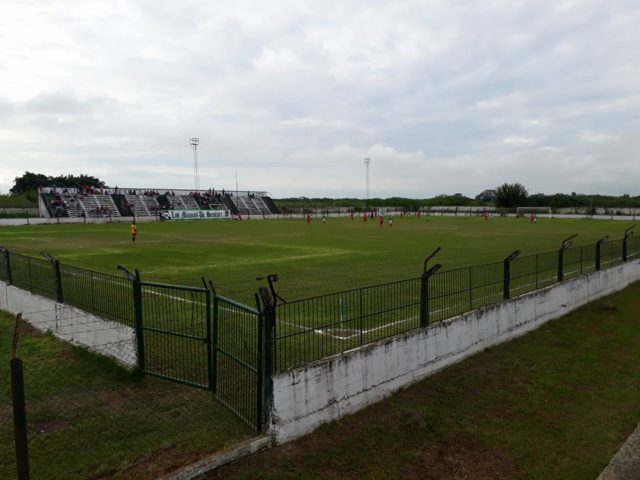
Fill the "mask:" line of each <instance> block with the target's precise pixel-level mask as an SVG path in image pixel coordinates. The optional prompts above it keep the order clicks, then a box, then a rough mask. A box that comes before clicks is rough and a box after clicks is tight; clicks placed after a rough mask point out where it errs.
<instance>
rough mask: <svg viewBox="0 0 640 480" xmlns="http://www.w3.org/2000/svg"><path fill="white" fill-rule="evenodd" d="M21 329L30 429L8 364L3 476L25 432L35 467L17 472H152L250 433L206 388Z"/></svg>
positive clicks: (2, 317) (7, 327) (0, 445)
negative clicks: (15, 409)
mask: <svg viewBox="0 0 640 480" xmlns="http://www.w3.org/2000/svg"><path fill="white" fill-rule="evenodd" d="M13 328H14V320H13V318H12V317H10V316H9V315H7V314H4V313H2V312H0V330H1V331H2V335H1V336H0V338H1V339H2V340H0V347H2V351H3V352H4V354H3V356H4V358H5V359H7V360H8V359H9V356H10V355H9V354H10V352H11V344H10V338H11V336H12V335H11V333H12V330H13ZM89 328H91V325H90V324H89V325H87V329H89ZM15 338H16V343H15V346H16V348H15V350H14V353H13V355H12V356H13V357H14V359H13V360H11V362H12V367H13V365H15V364H16V362H18V361H19V362H20V364H21V366H22V373H23V375H22V383H23V385H24V390H23V394H24V412H25V414H26V415H25V419H24V420H25V423H24V426H25V428H24V437H21V436H20V435H15V433H16V432H15V430H14V425H13V424H12V421H11V419H12V417H13V413H12V407H11V406H12V402H13V401H14V400H15V399H16V398H17V397H20V395H18V392H16V391H15V390H14V391H13V392H12V388H11V382H10V381H9V377H10V375H9V371H8V370H9V369H6V368H5V369H3V372H5V373H4V374H3V375H2V376H0V387H1V388H0V392H2V393H1V396H0V417H1V418H2V419H3V421H2V424H1V425H0V426H1V431H0V478H6V479H9V478H16V476H17V475H16V473H17V472H18V466H17V465H16V460H15V458H16V455H15V441H18V440H19V439H20V438H26V443H25V444H24V445H21V446H19V449H18V450H20V448H22V449H24V455H23V457H22V458H26V459H28V465H27V466H24V465H22V466H21V471H22V472H23V473H24V472H25V471H27V472H28V474H29V476H28V477H24V476H23V477H19V478H31V479H34V480H40V479H43V480H44V479H87V478H95V479H97V478H112V477H114V476H117V477H118V478H136V479H146V478H148V479H151V478H157V477H158V476H160V475H162V474H166V473H168V472H171V471H174V470H176V469H177V468H179V467H180V466H183V465H185V464H188V463H190V462H193V461H196V460H198V459H200V458H202V457H203V456H205V455H206V454H208V453H212V452H215V451H216V450H219V449H221V448H224V447H225V446H226V445H228V444H229V443H230V442H234V441H239V440H241V439H242V438H245V437H248V436H249V435H251V431H250V430H249V429H248V428H247V427H246V426H245V425H244V424H243V423H242V422H241V421H240V420H239V419H236V418H235V417H234V416H233V415H230V414H228V413H227V412H226V410H223V407H222V406H220V405H219V404H218V402H216V400H215V399H214V398H213V397H212V395H211V394H210V393H208V392H205V391H201V390H198V389H193V388H185V387H183V386H181V385H179V384H176V383H172V382H166V381H163V380H160V379H155V378H151V377H146V376H142V375H139V374H137V373H135V372H134V371H132V370H130V369H127V368H125V367H124V366H122V365H119V364H117V363H116V362H114V361H112V360H110V359H108V358H105V357H103V356H99V355H95V354H93V353H91V352H89V351H87V350H85V349H83V348H80V347H76V346H73V345H71V344H69V343H67V342H63V341H61V340H59V339H57V338H56V337H55V336H53V335H51V334H43V333H41V332H39V331H37V330H35V329H34V328H33V327H31V326H30V325H29V324H28V323H27V322H26V321H23V320H21V319H18V320H17V321H15ZM7 363H8V362H7ZM7 363H5V365H7ZM18 399H19V398H18ZM5 419H6V421H5ZM14 438H15V440H14Z"/></svg>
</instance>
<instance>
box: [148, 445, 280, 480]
mask: <svg viewBox="0 0 640 480" xmlns="http://www.w3.org/2000/svg"><path fill="white" fill-rule="evenodd" d="M271 445H272V442H271V437H270V436H269V435H263V436H260V437H257V438H256V437H252V438H250V439H248V440H245V441H244V442H242V443H240V444H238V445H236V446H234V447H231V448H228V449H226V450H221V451H219V452H216V453H214V454H212V455H210V456H208V457H206V458H203V459H202V460H198V461H197V462H195V463H192V464H191V465H187V466H185V467H182V468H180V469H179V470H176V471H175V472H172V473H170V474H168V475H165V476H163V477H160V480H191V479H193V478H197V477H199V476H200V475H204V474H205V473H207V472H210V471H212V470H215V469H216V468H219V467H222V466H223V465H227V464H229V463H232V462H236V461H238V460H240V459H242V458H244V457H247V456H249V455H253V454H254V453H258V452H260V451H262V450H265V449H267V448H269V447H270V446H271Z"/></svg>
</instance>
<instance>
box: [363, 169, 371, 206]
mask: <svg viewBox="0 0 640 480" xmlns="http://www.w3.org/2000/svg"><path fill="white" fill-rule="evenodd" d="M370 163H371V159H370V158H369V157H367V158H365V159H364V166H365V168H366V170H367V203H366V204H365V208H364V209H365V211H367V212H368V211H369V164H370Z"/></svg>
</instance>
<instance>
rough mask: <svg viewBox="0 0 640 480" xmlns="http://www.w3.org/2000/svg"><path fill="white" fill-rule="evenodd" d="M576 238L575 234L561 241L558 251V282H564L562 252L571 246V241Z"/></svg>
mask: <svg viewBox="0 0 640 480" xmlns="http://www.w3.org/2000/svg"><path fill="white" fill-rule="evenodd" d="M577 236H578V234H577V233H575V234H573V235H571V236H570V237H568V238H565V239H564V240H563V241H562V245H560V250H558V282H561V281H562V280H564V251H565V250H566V249H567V248H569V247H570V246H571V245H573V242H572V241H571V240H572V239H574V238H576V237H577Z"/></svg>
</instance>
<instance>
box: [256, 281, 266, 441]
mask: <svg viewBox="0 0 640 480" xmlns="http://www.w3.org/2000/svg"><path fill="white" fill-rule="evenodd" d="M255 300H256V307H257V309H258V312H259V313H258V325H257V327H258V345H257V347H258V350H257V351H258V361H257V365H256V371H257V372H258V374H257V375H256V432H257V433H260V432H262V424H263V421H262V419H263V418H264V405H263V402H264V392H263V389H264V375H263V373H262V370H263V368H264V364H263V357H264V335H263V333H264V315H263V313H262V311H261V310H260V297H259V296H258V294H257V293H256V294H255Z"/></svg>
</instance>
